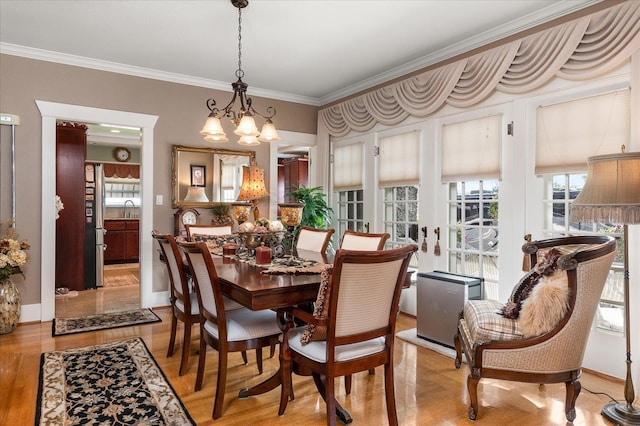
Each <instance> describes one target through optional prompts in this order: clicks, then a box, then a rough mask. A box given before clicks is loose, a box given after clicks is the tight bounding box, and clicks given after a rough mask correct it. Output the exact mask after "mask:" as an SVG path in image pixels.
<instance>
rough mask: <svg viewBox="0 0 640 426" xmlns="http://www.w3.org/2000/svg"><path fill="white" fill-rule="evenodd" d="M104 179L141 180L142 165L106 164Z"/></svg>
mask: <svg viewBox="0 0 640 426" xmlns="http://www.w3.org/2000/svg"><path fill="white" fill-rule="evenodd" d="M103 169H104V177H107V178H112V177H113V178H133V179H140V165H138V164H113V163H105V165H104V167H103Z"/></svg>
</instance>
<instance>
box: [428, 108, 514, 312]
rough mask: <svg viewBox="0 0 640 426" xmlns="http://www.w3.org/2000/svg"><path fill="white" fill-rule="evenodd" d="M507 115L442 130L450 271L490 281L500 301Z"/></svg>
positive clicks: (490, 295)
mask: <svg viewBox="0 0 640 426" xmlns="http://www.w3.org/2000/svg"><path fill="white" fill-rule="evenodd" d="M502 121H503V114H489V115H487V116H485V117H481V118H476V119H473V120H467V121H461V122H457V123H451V124H446V125H444V126H442V174H441V180H442V182H443V183H447V184H448V194H447V229H446V232H447V241H448V244H447V269H448V270H449V272H453V273H457V274H461V275H470V276H476V277H482V278H484V298H485V299H491V300H498V292H499V286H498V189H499V180H498V179H500V174H501V167H500V160H501V149H502V148H501V147H502Z"/></svg>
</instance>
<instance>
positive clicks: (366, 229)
mask: <svg viewBox="0 0 640 426" xmlns="http://www.w3.org/2000/svg"><path fill="white" fill-rule="evenodd" d="M364 229H365V232H366V233H367V234H368V233H369V222H367V223H365V224H364Z"/></svg>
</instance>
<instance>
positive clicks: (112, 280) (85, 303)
mask: <svg viewBox="0 0 640 426" xmlns="http://www.w3.org/2000/svg"><path fill="white" fill-rule="evenodd" d="M139 273H140V269H139V265H138V264H137V263H135V264H122V265H106V266H105V270H104V287H102V288H98V289H92V290H85V291H72V292H69V294H66V295H56V318H71V317H81V316H88V315H96V314H106V313H109V312H122V311H130V310H133V309H138V308H140V283H139V280H138V277H139Z"/></svg>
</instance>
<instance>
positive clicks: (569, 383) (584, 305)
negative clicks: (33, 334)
mask: <svg viewBox="0 0 640 426" xmlns="http://www.w3.org/2000/svg"><path fill="white" fill-rule="evenodd" d="M554 248H555V249H556V250H557V251H558V252H559V254H558V256H559V257H558V258H557V260H555V261H554V265H552V268H551V272H553V273H549V274H548V275H546V274H545V272H544V267H543V266H541V263H538V262H539V260H540V259H541V258H543V257H544V256H546V254H545V253H549V252H550V251H551V249H554ZM523 251H524V252H525V254H527V255H529V256H530V259H531V265H534V268H533V270H532V271H531V272H530V273H529V274H527V276H526V277H525V278H523V280H522V281H521V282H520V283H519V286H516V289H514V292H513V293H512V297H511V298H510V300H509V302H507V304H506V305H505V304H504V303H500V302H497V301H490V300H477V301H476V300H474V301H469V302H467V303H466V304H465V307H464V309H463V311H462V312H461V313H460V320H459V322H458V330H457V333H456V335H455V336H454V344H455V348H456V359H455V366H456V368H460V366H461V362H462V353H463V352H464V354H465V356H466V359H467V362H468V364H469V369H470V372H469V376H468V377H467V389H468V391H469V399H470V407H469V419H471V420H475V419H476V417H477V415H478V408H479V407H478V383H479V382H480V379H483V378H493V379H503V380H512V381H519V382H529V383H561V382H564V383H565V386H566V401H565V415H566V418H567V420H568V421H569V422H572V421H573V420H574V419H575V417H576V412H575V403H576V399H577V398H578V394H579V393H580V389H581V385H580V381H579V378H580V375H581V367H582V359H583V356H584V352H585V347H586V343H587V339H588V337H589V331H590V328H591V325H592V322H593V318H594V315H595V312H596V309H597V305H598V301H599V299H600V295H601V293H602V289H603V287H604V284H605V281H606V279H607V275H608V273H609V269H610V267H611V264H612V262H613V259H614V257H615V254H616V253H615V252H616V244H615V240H614V239H613V238H611V237H608V236H576V237H565V238H555V239H548V240H542V241H536V242H531V243H526V244H525V245H524V246H523ZM547 266H548V265H547ZM537 275H539V277H538V276H537ZM532 278H540V279H539V280H538V281H537V284H535V285H534V286H533V287H531V288H529V289H524V288H523V284H527V280H531V279H532ZM543 282H544V284H543ZM567 289H568V291H567ZM525 293H528V296H527V297H526V299H524V301H522V305H521V306H522V308H521V310H520V311H519V316H518V317H517V318H505V317H504V316H503V314H506V311H508V310H507V309H505V307H506V306H509V304H510V303H511V304H513V300H515V299H518V296H522V295H524V294H525ZM562 294H564V299H563V298H562V297H561V296H559V295H562ZM514 298H515V299H514ZM541 313H542V314H541ZM554 314H555V315H557V318H553V315H554ZM512 316H513V315H512Z"/></svg>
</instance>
